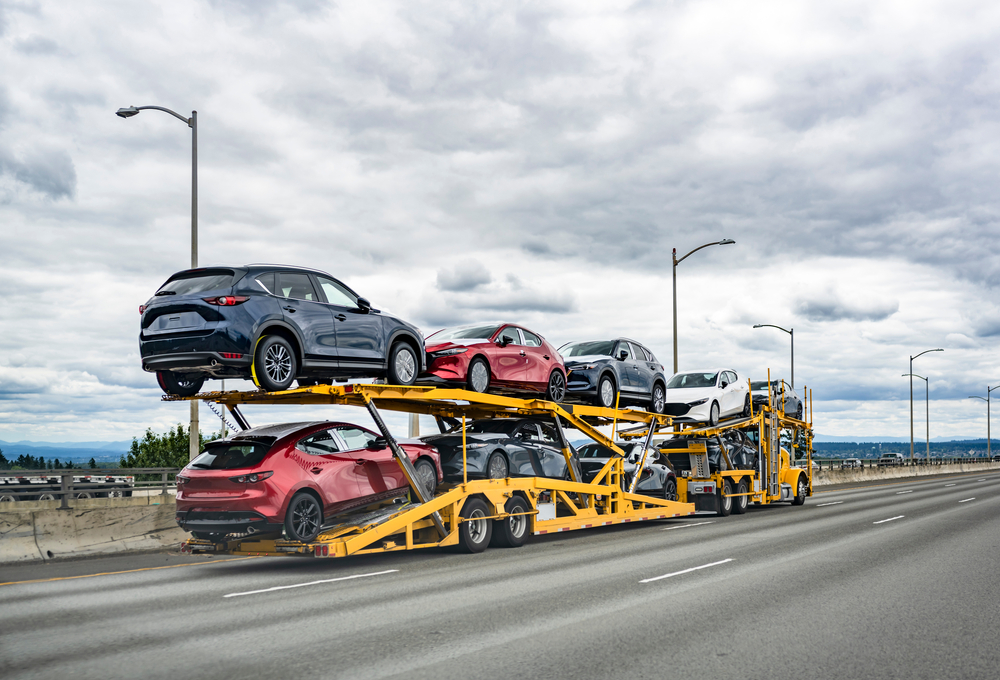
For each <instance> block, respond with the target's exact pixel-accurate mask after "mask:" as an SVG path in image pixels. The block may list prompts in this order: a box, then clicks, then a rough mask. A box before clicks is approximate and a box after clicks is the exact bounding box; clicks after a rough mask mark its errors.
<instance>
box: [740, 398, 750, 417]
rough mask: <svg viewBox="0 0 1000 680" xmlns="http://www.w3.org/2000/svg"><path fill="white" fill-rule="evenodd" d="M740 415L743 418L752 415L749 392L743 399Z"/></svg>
mask: <svg viewBox="0 0 1000 680" xmlns="http://www.w3.org/2000/svg"><path fill="white" fill-rule="evenodd" d="M740 415H742V416H743V417H744V418H749V417H750V416H752V415H753V410H752V407H751V406H750V395H749V394H748V395H747V398H746V399H744V400H743V413H742V414H740Z"/></svg>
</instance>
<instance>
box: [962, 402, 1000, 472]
mask: <svg viewBox="0 0 1000 680" xmlns="http://www.w3.org/2000/svg"><path fill="white" fill-rule="evenodd" d="M998 387H1000V385H996V386H994V387H990V386H989V385H987V386H986V398H985V399H983V398H982V397H969V399H979V400H980V401H985V402H986V457H987V458H993V449H992V448H991V447H990V392H992V391H993V390H995V389H997V388H998Z"/></svg>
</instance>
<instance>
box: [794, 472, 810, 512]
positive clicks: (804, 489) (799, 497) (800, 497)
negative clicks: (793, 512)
mask: <svg viewBox="0 0 1000 680" xmlns="http://www.w3.org/2000/svg"><path fill="white" fill-rule="evenodd" d="M808 494H809V484H808V483H807V482H806V476H805V475H799V484H798V487H797V488H796V490H795V498H793V499H792V505H802V504H803V503H805V502H806V496H807V495H808Z"/></svg>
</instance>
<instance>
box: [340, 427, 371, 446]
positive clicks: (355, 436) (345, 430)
mask: <svg viewBox="0 0 1000 680" xmlns="http://www.w3.org/2000/svg"><path fill="white" fill-rule="evenodd" d="M337 434H339V435H340V437H341V439H343V440H344V443H345V444H347V450H348V451H356V450H358V449H363V448H365V447H367V446H368V444H369V443H370V442H373V441H375V439H376V436H375V435H374V434H373V433H371V432H369V431H368V430H362V429H361V428H360V427H354V426H352V425H347V426H345V427H338V428H337Z"/></svg>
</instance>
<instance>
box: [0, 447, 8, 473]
mask: <svg viewBox="0 0 1000 680" xmlns="http://www.w3.org/2000/svg"><path fill="white" fill-rule="evenodd" d="M9 469H10V461H9V460H7V457H6V456H5V455H3V449H0V470H9Z"/></svg>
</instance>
